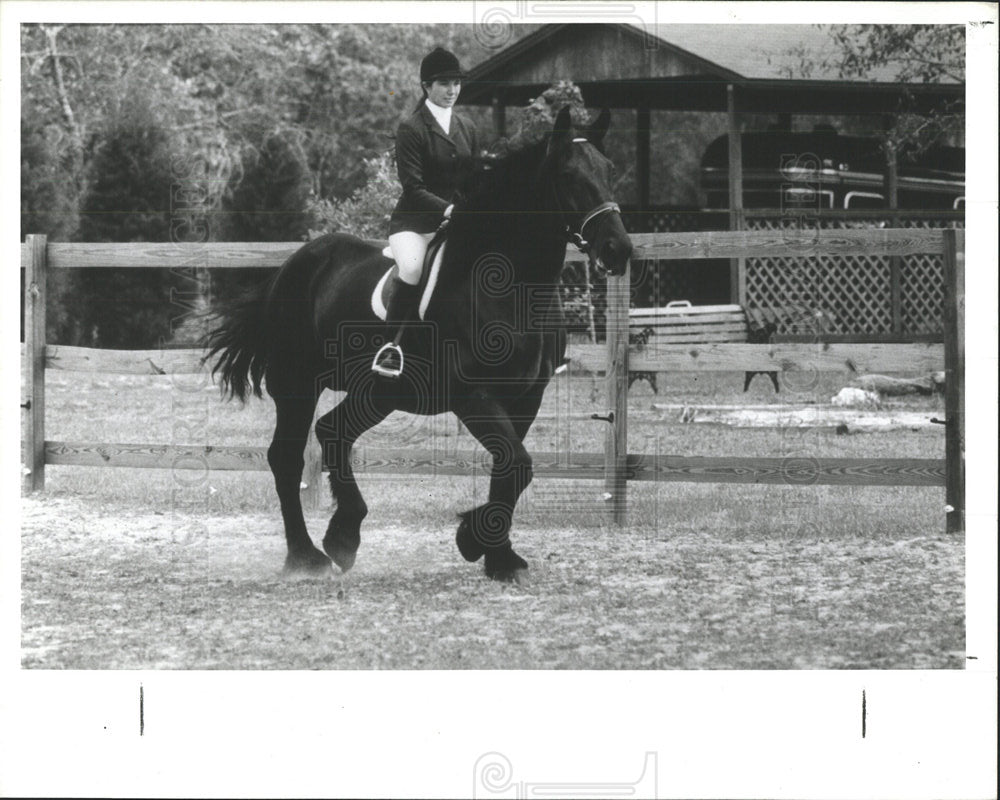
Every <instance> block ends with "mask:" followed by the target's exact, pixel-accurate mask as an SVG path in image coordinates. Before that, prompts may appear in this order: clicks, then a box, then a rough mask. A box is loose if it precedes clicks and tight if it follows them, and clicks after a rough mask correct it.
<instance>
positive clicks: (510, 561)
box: [455, 398, 532, 581]
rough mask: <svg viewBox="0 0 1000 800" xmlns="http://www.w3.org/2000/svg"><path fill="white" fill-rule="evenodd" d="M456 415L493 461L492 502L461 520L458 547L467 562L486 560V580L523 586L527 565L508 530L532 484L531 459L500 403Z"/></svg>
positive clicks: (470, 406)
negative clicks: (515, 582) (518, 505)
mask: <svg viewBox="0 0 1000 800" xmlns="http://www.w3.org/2000/svg"><path fill="white" fill-rule="evenodd" d="M455 413H456V414H457V415H458V418H459V419H460V420H461V421H462V423H463V424H464V425H465V427H466V428H468V430H469V432H470V433H471V434H472V435H473V436H475V437H476V439H477V440H478V441H479V443H480V444H481V445H482V446H483V447H484V448H486V451H487V452H488V453H489V454H490V455H491V456H492V457H493V468H492V470H491V472H490V493H489V499H488V501H487V502H486V503H484V504H483V505H481V506H478V507H476V508H474V509H472V510H471V511H467V512H465V514H463V515H462V522H461V523H460V524H459V526H458V533H457V534H456V536H455V542H456V544H457V545H458V549H459V551H461V553H462V556H463V557H464V558H465V559H466V560H468V561H477V560H478V559H479V558H480V557H482V556H484V555H485V556H486V561H485V566H486V575H487V577H489V578H492V579H494V580H501V581H520V580H521V579H522V578H523V577H524V575H525V571H526V570H527V568H528V563H527V562H526V561H525V560H524V559H523V558H521V557H520V556H519V555H518V554H517V553H515V552H514V548H513V547H512V546H511V542H510V526H511V520H512V519H513V516H514V507H515V506H516V505H517V500H518V498H519V497H520V496H521V493H522V492H523V491H524V490H525V489H526V488H527V486H528V484H529V483H531V478H532V470H531V456H530V455H529V454H528V451H527V450H526V449H525V447H524V444H523V443H522V442H521V437H520V436H519V435H518V431H517V429H516V428H515V426H514V425H513V423H512V422H511V419H510V417H509V416H508V412H507V409H506V408H504V406H503V405H502V404H501V403H499V402H497V401H495V400H492V399H485V398H481V399H476V400H472V401H469V402H467V403H464V404H463V405H462V407H461V408H458V409H456V411H455Z"/></svg>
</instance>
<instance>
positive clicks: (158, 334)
mask: <svg viewBox="0 0 1000 800" xmlns="http://www.w3.org/2000/svg"><path fill="white" fill-rule="evenodd" d="M174 155H175V151H174V150H173V148H172V143H171V140H170V137H169V136H168V134H167V133H166V131H164V129H163V127H162V124H161V121H160V120H159V119H158V118H157V115H156V111H155V109H153V108H151V107H150V106H149V105H148V99H147V98H146V97H144V96H139V95H135V94H133V95H132V96H130V97H127V98H125V99H124V101H123V103H122V106H121V110H120V114H119V115H118V116H117V117H115V118H113V119H112V120H110V121H109V125H108V128H107V130H106V131H105V132H104V133H103V134H102V136H101V138H100V144H99V145H98V146H97V148H96V151H95V156H94V158H93V161H92V164H91V175H90V176H89V179H88V190H87V194H86V196H85V197H84V199H83V202H82V207H81V215H80V228H79V233H78V236H79V239H80V240H81V241H84V242H167V241H170V239H171V213H170V204H171V187H172V184H173V158H174ZM79 283H80V287H79V288H80V292H79V295H78V296H77V297H75V298H73V300H74V308H73V311H74V316H75V317H76V318H77V319H79V320H80V325H81V327H82V331H81V336H80V339H81V343H83V344H91V345H98V346H101V347H139V348H141V347H154V346H156V345H157V344H158V343H159V342H160V341H162V340H163V339H165V338H168V337H169V335H170V325H171V320H172V319H173V318H176V317H178V316H181V315H182V314H183V311H184V309H181V308H179V307H178V306H176V305H173V306H172V305H171V291H170V290H171V288H172V287H176V284H177V280H176V278H175V277H174V276H173V275H172V274H171V273H170V272H168V271H167V270H134V269H88V270H84V271H83V273H82V275H81V276H80V280H79Z"/></svg>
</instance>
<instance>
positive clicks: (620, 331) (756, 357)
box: [21, 229, 965, 531]
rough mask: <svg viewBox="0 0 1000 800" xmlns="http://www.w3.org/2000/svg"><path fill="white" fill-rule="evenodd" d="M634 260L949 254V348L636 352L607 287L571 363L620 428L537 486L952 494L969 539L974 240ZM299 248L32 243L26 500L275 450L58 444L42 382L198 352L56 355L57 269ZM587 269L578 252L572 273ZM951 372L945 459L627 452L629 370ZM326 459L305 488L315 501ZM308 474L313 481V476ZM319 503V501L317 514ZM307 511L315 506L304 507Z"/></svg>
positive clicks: (876, 239)
mask: <svg viewBox="0 0 1000 800" xmlns="http://www.w3.org/2000/svg"><path fill="white" fill-rule="evenodd" d="M632 240H633V244H634V245H635V252H634V255H633V259H634V260H638V259H650V258H655V259H668V260H669V259H712V258H715V259H718V258H753V257H762V256H768V257H785V258H816V257H824V256H835V255H868V256H891V257H897V256H905V255H911V254H916V253H934V254H941V255H942V257H943V258H944V264H945V283H946V287H945V301H946V302H945V343H944V345H943V346H942V345H940V344H934V343H915V344H872V343H856V344H855V343H836V344H830V343H822V342H816V343H800V342H797V343H787V344H727V343H716V344H705V345H698V346H692V345H659V346H657V345H655V344H653V345H652V346H647V347H646V348H645V349H642V350H631V351H630V348H629V344H628V300H629V280H630V276H629V274H628V273H626V274H625V275H624V276H621V277H617V278H609V281H608V335H607V343H606V345H576V346H573V348H572V352H571V356H572V357H573V358H574V359H575V360H576V361H577V362H578V363H580V364H582V365H583V366H585V367H587V368H589V369H591V370H594V371H598V372H600V371H603V372H604V373H605V381H606V386H607V397H608V406H609V412H610V413H609V414H608V415H607V416H608V418H609V420H610V424H609V425H608V430H607V437H606V441H605V452H604V454H603V455H602V454H597V453H559V452H557V453H533V454H532V455H533V459H534V469H535V475H536V476H537V477H558V478H569V479H602V480H604V481H605V483H606V491H607V493H608V494H609V495H610V507H611V510H612V513H613V516H614V519H615V520H616V521H617V522H618V523H621V524H624V523H625V522H626V514H627V491H626V489H627V482H628V481H629V480H656V481H695V482H721V483H770V484H784V485H792V486H796V485H817V484H826V485H878V486H945V487H946V498H945V502H946V504H947V506H948V508H949V509H950V510H949V511H948V512H947V529H948V530H949V531H961V530H964V508H965V502H964V492H965V488H964V487H965V461H964V419H963V412H964V406H965V403H964V400H965V398H964V392H965V389H964V327H965V319H964V307H965V300H964V233H963V231H961V230H921V229H880V230H835V231H830V230H810V231H786V230H783V231H740V232H707V233H677V234H635V235H633V236H632ZM299 246H300V245H299V244H297V243H233V244H228V243H206V244H75V243H66V244H63V243H52V244H47V242H46V239H45V237H44V236H35V235H33V236H28V237H27V241H26V242H25V243H24V245H22V248H21V263H22V266H23V267H24V269H25V320H24V329H25V347H24V358H23V370H24V379H23V385H24V392H25V395H26V396H25V400H24V402H23V403H22V410H23V413H22V445H23V462H24V479H23V489H24V491H26V492H31V491H34V490H39V489H42V488H44V485H45V466H46V465H47V464H72V465H79V466H101V467H108V466H121V467H147V468H148V467H154V468H169V469H199V470H206V469H208V470H266V469H267V468H268V467H267V459H266V447H264V446H261V447H232V446H183V445H169V444H113V443H86V442H61V441H47V440H46V439H45V370H46V369H62V370H73V371H86V372H112V373H124V374H145V375H149V374H153V375H169V374H185V373H197V372H199V371H201V370H202V369H204V367H203V366H202V365H201V362H200V359H201V355H202V353H201V351H198V350H151V351H131V350H128V351H116V350H100V349H88V348H78V347H66V346H60V345H46V343H45V301H46V274H47V271H48V270H50V269H64V268H83V267H116V268H134V267H144V268H149V267H161V268H178V267H186V268H193V267H211V268H244V267H257V268H275V267H278V266H280V265H281V264H282V263H283V262H284V260H285V259H286V258H287V257H288V256H289V255H291V253H293V252H294V251H295V250H296V249H297V248H298V247H299ZM581 258H583V256H581V255H580V254H578V253H575V252H567V260H579V259H581ZM942 365H943V366H944V368H945V372H946V381H947V383H946V416H947V420H946V426H945V430H946V446H945V458H944V459H898V458H871V459H858V458H802V457H795V458H747V457H739V456H734V457H687V456H685V457H681V456H645V455H633V454H629V452H628V405H627V393H628V371H629V370H630V369H633V370H648V371H663V372H670V371H689V372H690V371H694V372H702V371H743V370H760V371H778V372H790V371H801V370H812V371H838V372H841V371H845V370H847V369H851V370H858V371H869V372H929V371H933V370H939V369H941V367H942ZM316 453H318V447H317V448H315V449H314V454H313V458H312V466H311V468H310V467H307V476H306V478H305V479H306V481H307V482H308V483H309V484H310V487H311V489H312V490H313V491H314V492H315V490H317V489H318V485H319V484H320V483H321V482H320V481H319V480H318V478H319V475H318V471H319V467H318V462H317V456H316ZM479 463H481V457H480V456H478V455H477V454H475V453H472V452H469V453H459V454H452V455H450V456H448V457H447V458H445V457H443V456H442V455H441V454H439V453H436V452H434V451H430V450H417V449H398V450H388V449H387V450H374V449H366V450H365V452H364V459H363V460H362V461H360V462H359V463H358V464H357V471H358V472H359V473H363V472H397V471H404V470H405V471H407V472H428V471H430V472H433V473H435V474H457V475H465V474H469V472H470V470H471V469H473V468H474V466H475V465H476V464H479ZM310 470H311V472H310ZM317 498H318V494H313V496H312V498H311V499H312V500H313V501H314V502H315V501H316V499H317ZM306 499H307V500H309V499H310V498H309V497H307V498H306Z"/></svg>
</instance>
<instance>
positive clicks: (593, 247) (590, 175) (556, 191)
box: [543, 106, 632, 275]
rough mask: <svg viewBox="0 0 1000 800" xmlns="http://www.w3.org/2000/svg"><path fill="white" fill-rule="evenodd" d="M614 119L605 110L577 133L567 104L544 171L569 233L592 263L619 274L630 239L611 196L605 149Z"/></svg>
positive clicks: (555, 129)
mask: <svg viewBox="0 0 1000 800" xmlns="http://www.w3.org/2000/svg"><path fill="white" fill-rule="evenodd" d="M610 120H611V114H610V113H609V112H608V110H607V109H604V111H602V112H601V115H600V116H599V117H598V118H597V121H596V122H595V123H594V124H593V125H592V126H590V128H588V129H587V130H586V131H574V130H573V126H572V123H571V121H570V111H569V106H566V107H564V108H563V109H562V111H560V112H559V114H558V116H557V117H556V122H555V126H554V127H553V129H552V133H551V134H549V140H548V147H547V151H546V155H545V162H544V167H543V171H544V172H543V174H545V175H546V176H547V177H548V185H549V187H550V198H549V200H550V202H551V203H552V204H553V205H554V207H555V208H554V210H555V211H556V213H557V214H559V217H560V224H561V225H564V226H566V233H567V236H568V237H569V238H570V239H571V241H573V242H575V243H576V244H577V246H578V247H580V248H581V249H582V250H583V251H584V252H586V253H587V256H588V257H589V258H590V264H591V266H596V267H597V269H598V270H601V271H606V272H608V273H610V274H612V275H621V274H623V273H624V272H625V265H626V264H627V263H628V259H629V256H631V255H632V242H631V241H630V240H629V238H628V234H627V233H626V232H625V226H624V225H623V224H622V218H621V212H620V210H619V208H618V205H617V204H616V203H615V202H614V201H613V200H612V197H611V184H612V180H613V178H614V165H612V163H611V161H610V160H609V159H608V158H607V157H606V156H605V155H604V153H603V152H602V149H603V143H604V134H605V133H607V131H608V123H609V122H610Z"/></svg>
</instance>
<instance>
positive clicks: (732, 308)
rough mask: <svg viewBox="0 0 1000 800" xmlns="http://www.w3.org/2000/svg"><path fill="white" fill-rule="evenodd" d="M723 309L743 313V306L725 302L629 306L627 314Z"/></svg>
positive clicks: (676, 312)
mask: <svg viewBox="0 0 1000 800" xmlns="http://www.w3.org/2000/svg"><path fill="white" fill-rule="evenodd" d="M725 311H738V312H740V313H741V314H742V313H743V306H741V305H736V304H734V303H726V304H724V305H716V306H674V307H673V308H670V309H668V308H667V307H666V306H652V307H644V308H630V309H629V314H630V315H631V314H664V313H668V314H692V313H695V314H697V313H701V314H718V313H719V312H725Z"/></svg>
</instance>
